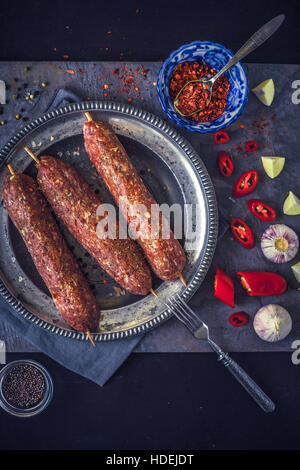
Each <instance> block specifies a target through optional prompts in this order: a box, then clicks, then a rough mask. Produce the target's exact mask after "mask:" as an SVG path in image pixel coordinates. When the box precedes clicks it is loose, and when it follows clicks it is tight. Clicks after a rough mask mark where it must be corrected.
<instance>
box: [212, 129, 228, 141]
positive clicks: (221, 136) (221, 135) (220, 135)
mask: <svg viewBox="0 0 300 470" xmlns="http://www.w3.org/2000/svg"><path fill="white" fill-rule="evenodd" d="M214 141H215V142H216V144H226V143H227V142H229V135H228V134H227V132H225V131H217V132H214Z"/></svg>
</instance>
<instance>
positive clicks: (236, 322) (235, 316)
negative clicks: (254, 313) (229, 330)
mask: <svg viewBox="0 0 300 470" xmlns="http://www.w3.org/2000/svg"><path fill="white" fill-rule="evenodd" d="M249 318H250V317H249V315H248V313H245V312H236V313H232V314H231V315H230V317H229V318H228V320H229V323H230V324H231V325H233V326H237V327H239V326H243V325H246V323H248V321H249Z"/></svg>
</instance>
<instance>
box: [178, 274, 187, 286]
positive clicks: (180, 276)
mask: <svg viewBox="0 0 300 470" xmlns="http://www.w3.org/2000/svg"><path fill="white" fill-rule="evenodd" d="M178 277H179V279H180V280H181V282H182V284H183V285H184V286H185V287H187V285H186V282H185V279H184V277H183V275H182V273H178Z"/></svg>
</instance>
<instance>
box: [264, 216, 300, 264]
mask: <svg viewBox="0 0 300 470" xmlns="http://www.w3.org/2000/svg"><path fill="white" fill-rule="evenodd" d="M260 246H261V249H262V252H263V254H264V256H265V257H266V258H267V259H268V260H269V261H272V263H286V262H288V261H291V260H292V259H293V258H294V257H295V256H296V254H297V252H298V249H299V239H298V236H297V234H296V233H295V232H294V230H292V229H291V228H290V227H288V226H287V225H284V224H275V225H270V226H269V227H268V228H267V229H266V230H265V231H264V233H263V234H262V237H261V243H260Z"/></svg>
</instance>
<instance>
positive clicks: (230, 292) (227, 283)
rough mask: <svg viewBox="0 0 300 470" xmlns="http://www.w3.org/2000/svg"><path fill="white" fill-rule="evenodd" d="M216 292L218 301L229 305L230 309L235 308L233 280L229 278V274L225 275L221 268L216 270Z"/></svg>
mask: <svg viewBox="0 0 300 470" xmlns="http://www.w3.org/2000/svg"><path fill="white" fill-rule="evenodd" d="M214 290H215V292H214V294H215V297H217V299H219V300H221V301H222V302H224V303H225V304H227V305H229V307H232V308H234V285H233V280H232V279H231V277H230V276H228V274H226V273H224V272H223V271H221V269H219V268H217V269H216V275H215V284H214Z"/></svg>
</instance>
